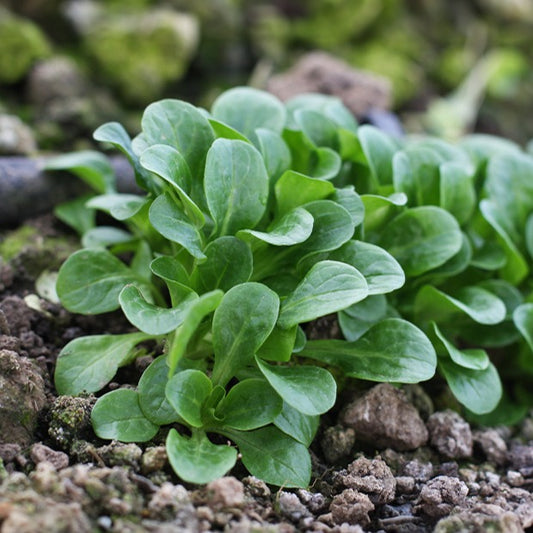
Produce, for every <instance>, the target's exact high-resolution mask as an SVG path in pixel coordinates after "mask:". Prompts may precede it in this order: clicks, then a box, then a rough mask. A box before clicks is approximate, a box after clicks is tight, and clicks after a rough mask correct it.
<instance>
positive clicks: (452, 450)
mask: <svg viewBox="0 0 533 533" xmlns="http://www.w3.org/2000/svg"><path fill="white" fill-rule="evenodd" d="M427 428H428V430H429V438H430V444H431V446H433V447H434V448H435V449H436V450H437V451H438V452H439V453H440V454H441V455H444V456H445V457H448V458H450V459H461V458H465V457H470V456H471V455H472V447H473V438H472V431H471V430H470V425H469V424H468V423H467V422H466V421H465V420H464V419H463V418H461V416H459V414H457V413H456V412H455V411H452V410H450V409H446V410H445V411H438V412H436V413H433V414H432V415H431V416H430V417H429V418H428V421H427Z"/></svg>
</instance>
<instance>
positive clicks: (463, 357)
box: [432, 322, 490, 370]
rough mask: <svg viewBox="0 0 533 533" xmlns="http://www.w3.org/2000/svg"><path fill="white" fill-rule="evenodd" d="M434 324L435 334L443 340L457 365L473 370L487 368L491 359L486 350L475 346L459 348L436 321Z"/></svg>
mask: <svg viewBox="0 0 533 533" xmlns="http://www.w3.org/2000/svg"><path fill="white" fill-rule="evenodd" d="M432 326H433V331H434V332H435V335H437V337H438V339H439V340H440V341H441V342H442V344H443V345H444V347H445V349H446V351H447V352H448V355H449V356H450V357H451V359H452V361H453V362H454V363H455V364H456V365H459V366H462V367H464V368H470V369H472V370H485V368H487V367H488V366H489V363H490V359H489V356H488V355H487V352H486V351H485V350H478V349H475V348H472V349H466V350H459V349H458V348H456V347H455V346H454V345H453V344H452V343H451V342H450V341H449V340H448V339H447V338H446V337H445V336H444V334H443V333H442V332H441V331H440V329H439V327H438V326H437V324H436V323H435V322H433V323H432Z"/></svg>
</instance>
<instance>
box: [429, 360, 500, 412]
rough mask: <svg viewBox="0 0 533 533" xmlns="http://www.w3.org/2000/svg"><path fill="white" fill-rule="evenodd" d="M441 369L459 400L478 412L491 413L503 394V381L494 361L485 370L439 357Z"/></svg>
mask: <svg viewBox="0 0 533 533" xmlns="http://www.w3.org/2000/svg"><path fill="white" fill-rule="evenodd" d="M439 370H440V371H441V372H442V373H443V374H444V377H445V378H446V381H447V383H448V386H449V387H450V389H451V391H452V392H453V395H454V396H455V397H456V398H457V400H458V401H459V402H460V403H461V404H463V405H464V406H465V407H466V408H467V409H469V410H470V411H472V412H473V413H476V414H484V413H490V412H491V411H492V410H493V409H495V408H496V406H497V405H498V402H499V401H500V399H501V396H502V383H501V381H500V376H499V375H498V371H497V370H496V368H495V367H494V365H493V364H492V363H489V366H488V367H487V368H486V369H485V370H472V369H470V368H464V367H463V366H459V365H456V364H455V363H454V362H453V361H452V360H451V359H447V358H442V359H439Z"/></svg>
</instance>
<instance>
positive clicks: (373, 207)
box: [361, 192, 407, 232]
mask: <svg viewBox="0 0 533 533" xmlns="http://www.w3.org/2000/svg"><path fill="white" fill-rule="evenodd" d="M361 200H362V201H363V205H364V207H365V219H364V228H365V232H371V231H377V230H380V229H381V228H382V227H383V226H384V225H385V224H386V222H388V221H389V220H390V219H391V218H392V217H393V216H394V215H396V214H397V213H398V210H399V208H400V207H403V206H404V205H406V204H407V196H406V195H405V194H404V193H403V192H399V193H394V194H391V195H390V196H380V195H378V194H363V195H361Z"/></svg>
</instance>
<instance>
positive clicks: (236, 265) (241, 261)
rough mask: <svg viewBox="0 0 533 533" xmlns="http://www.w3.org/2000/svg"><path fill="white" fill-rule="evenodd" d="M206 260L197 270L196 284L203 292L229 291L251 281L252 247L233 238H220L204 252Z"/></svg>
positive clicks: (211, 243) (212, 242)
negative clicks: (235, 286)
mask: <svg viewBox="0 0 533 533" xmlns="http://www.w3.org/2000/svg"><path fill="white" fill-rule="evenodd" d="M204 252H205V256H206V260H205V261H204V262H203V263H200V264H199V265H198V267H197V270H196V277H194V276H193V279H195V280H196V281H195V284H196V285H197V286H198V288H199V290H200V291H201V292H207V291H211V290H215V289H222V290H223V291H228V290H229V289H231V287H233V286H234V285H238V284H239V283H244V282H245V281H248V280H249V279H250V276H251V275H252V268H253V257H252V252H251V250H250V247H249V246H248V245H247V244H246V243H244V242H242V241H241V240H240V239H237V238H236V237H233V236H229V235H228V236H225V237H219V238H218V239H215V240H214V241H211V242H210V243H209V244H208V245H207V246H206V248H205V250H204Z"/></svg>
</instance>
